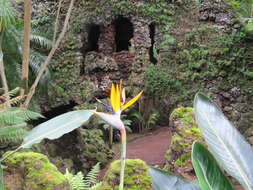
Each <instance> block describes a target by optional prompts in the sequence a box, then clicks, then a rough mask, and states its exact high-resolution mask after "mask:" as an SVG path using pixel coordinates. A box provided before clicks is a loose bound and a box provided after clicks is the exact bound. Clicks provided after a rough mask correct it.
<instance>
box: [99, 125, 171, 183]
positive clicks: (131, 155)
mask: <svg viewBox="0 0 253 190" xmlns="http://www.w3.org/2000/svg"><path fill="white" fill-rule="evenodd" d="M127 139H128V143H127V156H126V158H127V159H136V158H138V159H141V160H144V161H145V162H146V163H147V164H148V165H149V166H159V167H162V166H163V164H164V162H165V152H166V150H167V149H168V147H169V145H170V141H171V131H170V129H169V128H168V127H162V128H159V129H157V130H155V131H153V132H149V133H145V134H142V135H139V134H138V135H137V134H128V135H127ZM119 146H120V144H116V145H115V146H114V147H113V152H114V153H115V156H114V159H119V158H120V149H119ZM106 170H107V168H104V169H103V170H102V171H101V173H100V176H99V178H100V179H101V178H102V177H103V176H104V174H105V172H106Z"/></svg>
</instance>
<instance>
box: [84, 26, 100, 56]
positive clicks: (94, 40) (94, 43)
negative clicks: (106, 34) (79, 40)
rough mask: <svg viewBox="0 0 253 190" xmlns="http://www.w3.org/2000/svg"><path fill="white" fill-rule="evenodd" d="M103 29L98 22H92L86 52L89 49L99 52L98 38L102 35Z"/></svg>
mask: <svg viewBox="0 0 253 190" xmlns="http://www.w3.org/2000/svg"><path fill="white" fill-rule="evenodd" d="M100 33H101V30H100V26H99V25H97V24H90V25H88V43H87V48H86V52H89V51H96V52H98V50H99V46H98V40H99V36H100Z"/></svg>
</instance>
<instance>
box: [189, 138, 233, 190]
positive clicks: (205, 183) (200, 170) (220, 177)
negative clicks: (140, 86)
mask: <svg viewBox="0 0 253 190" xmlns="http://www.w3.org/2000/svg"><path fill="white" fill-rule="evenodd" d="M192 164H193V167H194V170H195V173H196V175H197V177H198V179H199V185H200V187H201V189H204V190H214V189H215V190H220V189H222V190H233V187H232V185H231V184H230V182H229V181H228V179H227V178H226V176H225V175H224V174H223V172H222V171H221V169H220V168H219V166H218V163H217V162H216V160H215V159H214V157H213V155H212V154H211V153H210V152H209V151H208V150H207V149H206V147H204V146H203V145H202V144H200V143H199V142H194V144H193V146H192Z"/></svg>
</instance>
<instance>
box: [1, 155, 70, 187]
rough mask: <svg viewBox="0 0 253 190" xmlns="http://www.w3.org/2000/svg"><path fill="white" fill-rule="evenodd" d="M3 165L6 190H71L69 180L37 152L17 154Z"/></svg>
mask: <svg viewBox="0 0 253 190" xmlns="http://www.w3.org/2000/svg"><path fill="white" fill-rule="evenodd" d="M3 165H5V166H7V168H6V169H5V170H4V183H5V187H6V190H20V189H26V190H42V189H43V190H69V189H70V188H69V185H68V182H67V179H66V178H65V177H64V175H63V174H61V173H60V172H59V171H58V170H57V168H56V167H55V166H54V165H53V164H52V163H50V162H49V160H48V158H47V157H46V156H45V155H43V154H39V153H35V152H22V153H15V154H13V155H12V156H10V157H9V158H7V159H6V160H5V161H4V163H3Z"/></svg>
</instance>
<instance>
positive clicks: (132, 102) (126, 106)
mask: <svg viewBox="0 0 253 190" xmlns="http://www.w3.org/2000/svg"><path fill="white" fill-rule="evenodd" d="M142 93H143V91H141V92H140V93H139V94H137V95H136V96H135V97H134V98H133V99H131V100H130V101H129V102H127V103H126V104H125V105H124V106H123V108H122V111H123V110H125V109H127V108H128V107H129V106H131V105H133V104H134V103H135V102H136V101H137V100H138V99H139V98H140V97H141V95H142Z"/></svg>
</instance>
